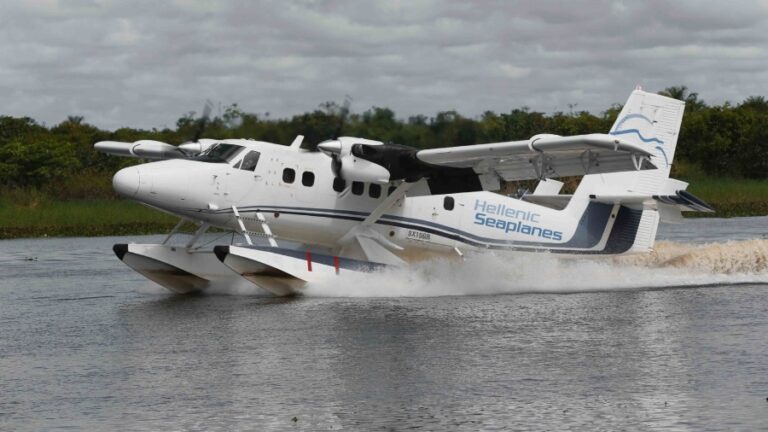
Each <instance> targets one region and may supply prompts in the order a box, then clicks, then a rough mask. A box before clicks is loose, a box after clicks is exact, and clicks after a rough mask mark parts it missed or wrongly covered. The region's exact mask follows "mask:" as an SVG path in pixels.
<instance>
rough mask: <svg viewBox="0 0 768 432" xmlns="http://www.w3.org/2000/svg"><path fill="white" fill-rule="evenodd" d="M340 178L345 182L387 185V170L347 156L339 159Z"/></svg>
mask: <svg viewBox="0 0 768 432" xmlns="http://www.w3.org/2000/svg"><path fill="white" fill-rule="evenodd" d="M340 174H341V177H342V178H343V179H344V180H347V181H360V182H367V183H379V184H386V183H389V178H390V174H389V170H387V169H386V168H384V167H383V166H381V165H379V164H376V163H373V162H371V161H367V160H365V159H361V158H358V157H355V156H354V155H351V154H348V155H345V156H342V157H341V170H340Z"/></svg>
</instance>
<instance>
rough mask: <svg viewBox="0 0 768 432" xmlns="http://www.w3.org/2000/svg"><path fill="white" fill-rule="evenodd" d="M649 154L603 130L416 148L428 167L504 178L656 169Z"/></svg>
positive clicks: (533, 177) (513, 178)
mask: <svg viewBox="0 0 768 432" xmlns="http://www.w3.org/2000/svg"><path fill="white" fill-rule="evenodd" d="M650 157H651V153H650V152H648V151H647V150H645V149H644V148H642V147H640V146H638V145H636V144H632V143H630V142H628V141H624V140H622V139H620V138H617V137H615V136H611V135H607V134H589V135H574V136H567V137H562V136H558V135H536V136H534V137H533V138H531V139H529V140H523V141H508V142H499V143H490V144H477V145H469V146H460V147H446V148H436V149H428V150H420V151H418V152H417V153H416V158H417V159H419V160H420V161H421V162H425V163H428V164H431V165H437V166H445V167H453V168H472V169H474V171H475V172H476V173H478V174H486V173H490V172H495V173H496V174H498V175H499V177H501V178H502V179H504V180H506V181H515V180H531V179H543V178H557V177H566V176H581V175H586V174H602V173H610V172H617V171H634V170H647V169H655V168H656V166H655V165H654V164H653V163H651V161H650Z"/></svg>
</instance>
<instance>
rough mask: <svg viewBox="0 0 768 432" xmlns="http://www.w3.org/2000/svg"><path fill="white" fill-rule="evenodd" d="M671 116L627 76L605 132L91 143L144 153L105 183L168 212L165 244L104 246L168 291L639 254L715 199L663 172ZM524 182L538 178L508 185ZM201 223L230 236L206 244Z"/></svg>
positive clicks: (675, 123) (670, 151) (293, 287)
mask: <svg viewBox="0 0 768 432" xmlns="http://www.w3.org/2000/svg"><path fill="white" fill-rule="evenodd" d="M683 112H684V103H683V102H681V101H678V100H675V99H671V98H668V97H664V96H661V95H658V94H654V93H649V92H645V91H643V90H642V89H640V88H639V87H638V88H637V89H636V90H635V91H633V92H632V93H631V95H630V96H629V99H628V100H627V103H626V104H625V105H624V107H623V109H622V110H621V113H620V114H619V115H618V117H617V119H616V122H615V123H614V124H613V126H612V128H611V130H610V131H609V132H608V133H592V134H586V135H575V136H558V135H553V134H540V135H536V136H533V137H531V138H530V139H526V140H520V141H508V142H497V143H484V144H475V145H467V146H458V147H456V146H454V147H441V148H433V149H422V150H419V149H416V148H413V147H409V146H407V145H404V144H395V143H385V142H382V141H376V140H373V139H369V138H356V137H350V136H335V137H333V138H331V139H328V140H326V141H323V142H320V143H316V144H315V145H307V143H304V140H303V137H302V136H301V135H299V136H297V137H296V139H295V140H294V141H293V143H291V144H290V145H283V144H276V143H270V142H264V141H258V140H252V139H224V140H216V139H203V138H199V139H196V140H194V141H193V142H188V143H184V144H181V145H178V146H175V145H171V144H168V143H163V142H159V141H152V140H140V141H136V142H133V143H126V142H115V141H102V142H98V143H96V144H95V149H96V150H97V151H100V152H103V153H107V154H110V155H117V156H127V157H134V158H143V159H149V160H151V161H150V162H147V163H143V164H139V165H135V166H130V167H127V168H123V169H121V170H119V171H118V172H117V173H116V174H115V175H114V178H113V187H114V189H115V191H116V192H117V193H118V194H119V195H121V196H123V197H125V198H128V199H131V200H135V201H137V202H139V203H141V204H144V205H146V206H149V207H151V208H153V209H157V210H159V211H162V212H166V213H169V214H171V215H174V216H177V217H178V218H179V219H180V220H179V223H178V224H177V225H176V226H175V227H174V228H173V229H172V230H171V231H170V232H169V233H168V234H167V236H166V238H165V240H164V241H163V242H162V243H158V244H134V243H129V244H124V243H121V244H115V245H114V248H113V250H114V252H115V254H116V255H117V257H118V258H119V259H120V260H122V261H123V262H124V263H125V264H127V265H128V266H129V267H131V268H133V269H134V270H136V271H137V272H139V273H141V274H142V275H144V276H145V277H146V278H148V279H150V280H152V281H154V282H156V283H158V284H160V285H162V286H164V287H166V288H168V289H169V290H171V291H173V292H175V293H191V292H196V291H205V290H206V289H207V288H208V287H210V286H212V284H214V283H224V284H227V283H235V282H236V281H239V280H240V281H241V280H243V279H244V280H246V281H248V282H250V283H252V284H255V285H257V286H258V287H260V288H262V289H264V290H266V291H268V292H270V293H272V294H274V295H276V296H287V295H296V294H301V293H302V290H303V289H305V287H306V285H307V284H308V283H313V282H320V281H328V280H329V279H332V278H343V277H344V276H345V274H353V273H355V272H376V271H382V270H383V269H386V268H388V267H392V266H407V265H409V264H412V263H414V262H417V261H421V260H425V259H450V258H451V257H452V258H454V259H457V260H459V261H460V260H461V257H463V256H464V255H465V254H467V253H481V252H482V251H515V252H528V253H549V254H562V255H563V256H582V257H583V256H594V257H599V256H610V255H617V254H629V253H648V252H650V251H652V249H653V246H654V241H655V238H656V231H657V228H658V225H659V223H660V222H661V221H666V222H679V221H680V220H681V219H682V216H681V212H682V211H702V212H711V211H713V209H712V207H710V206H709V205H708V204H707V203H705V202H703V201H702V200H701V199H699V198H697V197H695V196H694V195H692V194H691V193H689V192H687V191H686V188H687V186H688V184H687V183H685V182H683V181H680V180H676V179H672V178H670V177H669V174H670V169H671V167H672V162H673V159H674V155H675V147H676V145H677V140H678V134H679V131H680V125H681V122H682V117H683ZM573 176H576V177H580V180H579V183H578V186H577V187H576V189H575V191H573V193H561V191H562V189H563V182H561V181H560V180H558V179H562V178H563V177H573ZM523 180H529V181H534V182H537V183H536V186H535V189H534V190H533V191H532V192H526V193H507V191H506V189H505V187H504V186H505V185H506V184H508V183H510V182H518V181H523ZM190 223H192V224H194V230H193V232H192V233H186V235H187V237H184V238H183V241H181V242H179V241H178V238H179V236H180V235H181V234H182V233H181V232H180V229H181V227H182V226H183V225H185V224H187V226H188V224H190ZM214 227H215V228H217V229H218V230H224V231H225V232H231V233H232V235H231V237H228V238H229V240H228V241H226V242H224V241H222V243H224V244H216V243H214V244H209V242H204V241H203V240H202V239H203V238H204V234H205V233H206V232H207V231H208V230H209V229H211V228H214Z"/></svg>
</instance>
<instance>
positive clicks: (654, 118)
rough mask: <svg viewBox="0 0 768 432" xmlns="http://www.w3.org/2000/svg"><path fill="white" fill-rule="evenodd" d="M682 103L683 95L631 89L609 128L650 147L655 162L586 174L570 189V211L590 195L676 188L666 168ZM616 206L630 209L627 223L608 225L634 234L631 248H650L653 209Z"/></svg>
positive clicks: (654, 219)
mask: <svg viewBox="0 0 768 432" xmlns="http://www.w3.org/2000/svg"><path fill="white" fill-rule="evenodd" d="M684 109H685V103H684V102H682V101H679V100H676V99H672V98H668V97H665V96H661V95H657V94H654V93H647V92H644V91H642V90H640V89H638V90H635V91H633V92H632V94H631V95H630V96H629V100H627V103H626V105H624V108H623V109H622V110H621V113H620V114H619V116H618V117H617V118H616V122H615V123H614V124H613V127H612V128H611V131H610V132H609V134H610V135H615V136H620V137H621V138H622V139H624V140H627V141H630V142H632V143H635V144H638V145H641V146H644V147H645V148H647V149H648V150H649V151H650V152H652V154H653V156H652V162H653V163H654V165H656V167H657V168H656V169H652V170H644V171H628V172H618V173H609V174H589V175H585V176H584V177H583V178H582V180H581V183H579V186H578V188H577V189H576V191H575V193H574V197H573V199H572V203H573V204H574V206H573V207H574V208H573V210H572V211H575V212H579V213H580V212H581V211H583V209H584V208H585V207H586V205H587V204H588V202H589V200H590V196H595V195H617V196H620V195H628V194H629V195H633V194H634V195H665V194H670V193H671V194H674V192H675V191H671V190H670V189H671V188H674V187H675V182H674V181H673V180H670V179H669V172H670V169H671V168H672V162H673V159H674V156H675V147H676V146H677V138H678V135H679V132H680V125H681V123H682V120H683V111H684ZM579 207H581V208H579ZM620 207H621V208H622V209H624V213H627V212H631V213H632V214H633V217H632V218H631V219H632V220H633V222H632V223H631V224H630V226H626V227H621V226H614V227H613V230H617V229H618V230H622V229H623V230H625V232H624V233H623V235H628V236H633V237H634V242H633V243H632V247H631V251H637V252H639V251H647V250H649V249H650V248H652V247H653V243H654V240H655V238H656V229H657V228H658V224H659V214H658V212H657V211H656V210H631V209H630V208H629V207H624V206H620ZM617 223H618V221H617Z"/></svg>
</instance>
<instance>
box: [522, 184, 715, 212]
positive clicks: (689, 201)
mask: <svg viewBox="0 0 768 432" xmlns="http://www.w3.org/2000/svg"><path fill="white" fill-rule="evenodd" d="M571 198H573V195H535V194H534V195H524V196H523V197H522V198H521V199H522V200H523V201H527V202H530V203H534V204H538V205H542V206H545V207H549V208H554V209H557V210H561V209H564V208H565V207H566V206H567V205H568V203H569V202H570V201H571ZM589 200H590V201H592V202H599V203H603V204H621V205H623V206H625V207H629V208H634V209H637V210H658V209H659V208H660V206H661V205H665V206H667V207H674V208H676V209H678V210H679V211H696V212H705V213H711V212H714V211H715V209H714V208H713V207H712V206H711V205H709V204H707V203H706V202H704V201H703V200H702V199H700V198H698V197H696V196H695V195H693V194H692V193H690V192H686V191H684V190H679V191H677V192H676V193H675V194H674V195H640V194H635V195H632V194H626V195H594V194H593V195H590V196H589Z"/></svg>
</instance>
